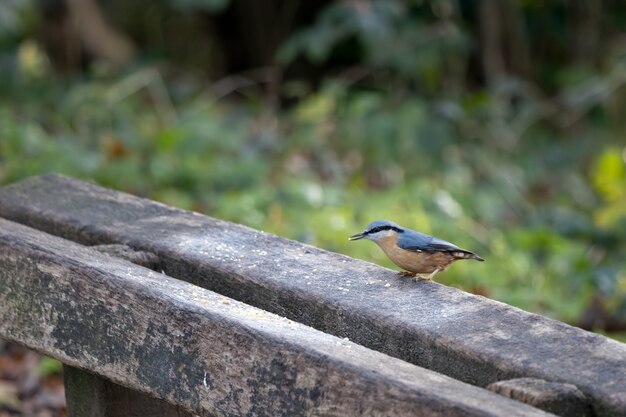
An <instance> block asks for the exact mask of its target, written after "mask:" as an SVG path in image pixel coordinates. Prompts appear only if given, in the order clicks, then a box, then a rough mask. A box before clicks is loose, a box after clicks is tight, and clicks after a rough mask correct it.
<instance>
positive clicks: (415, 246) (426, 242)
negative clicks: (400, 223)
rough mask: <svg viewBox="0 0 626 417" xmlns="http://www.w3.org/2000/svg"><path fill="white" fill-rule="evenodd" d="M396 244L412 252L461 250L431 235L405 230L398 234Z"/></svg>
mask: <svg viewBox="0 0 626 417" xmlns="http://www.w3.org/2000/svg"><path fill="white" fill-rule="evenodd" d="M398 246H399V247H400V248H402V249H405V250H409V251H412V252H454V251H459V250H462V249H461V248H459V247H458V246H456V245H454V244H452V243H450V242H447V241H445V240H443V239H438V238H436V237H433V236H429V235H425V234H423V233H419V232H415V231H413V230H405V231H404V232H403V233H400V234H398Z"/></svg>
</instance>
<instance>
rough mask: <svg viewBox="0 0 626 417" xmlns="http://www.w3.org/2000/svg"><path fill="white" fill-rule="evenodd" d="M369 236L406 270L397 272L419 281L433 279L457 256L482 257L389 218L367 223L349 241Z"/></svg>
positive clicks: (461, 257)
mask: <svg viewBox="0 0 626 417" xmlns="http://www.w3.org/2000/svg"><path fill="white" fill-rule="evenodd" d="M359 239H369V240H373V241H374V242H376V244H377V245H378V246H380V248H381V249H382V250H383V252H385V254H386V255H387V256H388V257H389V259H391V260H392V261H393V263H394V264H396V265H398V266H399V267H400V268H402V269H405V270H406V271H402V272H400V275H406V276H412V277H414V276H416V275H417V274H430V275H428V276H427V277H418V278H417V279H418V281H419V280H432V279H433V277H434V276H435V274H436V273H437V272H439V271H443V270H445V269H446V268H447V267H449V266H450V264H452V262H454V261H457V260H459V259H476V260H477V261H481V262H482V261H484V259H483V258H481V257H480V256H478V255H476V254H475V253H473V252H470V251H467V250H465V249H461V248H459V247H458V246H456V245H453V244H452V243H450V242H446V241H445V240H442V239H438V238H436V237H433V236H429V235H425V234H423V233H420V232H416V231H415V230H411V229H407V228H405V227H402V226H399V225H397V224H395V223H394V222H390V221H388V220H377V221H375V222H372V223H370V224H368V225H367V227H366V228H365V230H364V231H363V232H362V233H358V234H356V235H354V236H350V240H359Z"/></svg>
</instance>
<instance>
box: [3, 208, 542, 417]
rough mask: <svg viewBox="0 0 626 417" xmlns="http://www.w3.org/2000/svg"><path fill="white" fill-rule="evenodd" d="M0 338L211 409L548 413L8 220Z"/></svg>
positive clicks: (246, 412)
mask: <svg viewBox="0 0 626 417" xmlns="http://www.w3.org/2000/svg"><path fill="white" fill-rule="evenodd" d="M0 336H1V337H4V338H8V339H10V340H14V341H17V342H19V343H22V344H24V345H26V346H28V347H30V348H33V349H36V350H38V351H41V352H43V353H45V354H47V355H49V356H52V357H55V358H58V359H59V360H61V361H62V362H64V363H65V364H67V365H70V366H73V367H80V368H84V369H87V370H89V371H91V372H94V373H96V374H98V375H102V376H104V377H106V378H107V379H110V380H111V381H113V382H115V383H116V384H119V385H122V386H125V387H128V388H130V389H133V390H136V391H140V392H145V393H148V394H149V395H151V396H154V397H157V398H163V399H165V400H167V401H168V402H169V403H171V404H175V405H177V406H180V407H181V408H183V409H184V410H186V411H188V412H192V413H197V414H201V415H205V416H207V415H215V416H239V415H241V416H310V415H311V416H315V415H320V416H357V415H358V416H362V415H367V416H420V415H421V416H541V415H546V414H545V413H544V412H542V411H540V410H537V409H534V408H532V407H530V406H527V405H525V404H521V403H518V402H516V401H513V400H510V399H508V398H504V397H501V396H499V395H497V394H494V393H492V392H490V391H487V390H485V389H481V388H477V387H474V386H471V385H468V384H464V383H461V382H459V381H456V380H453V379H451V378H449V377H446V376H443V375H441V374H438V373H435V372H432V371H429V370H426V369H423V368H419V367H417V366H415V365H412V364H409V363H406V362H403V361H401V360H398V359H395V358H392V357H389V356H387V355H384V354H382V353H379V352H376V351H373V350H370V349H366V348H364V347H362V346H359V345H357V344H354V343H352V342H349V341H346V340H342V339H339V338H336V337H334V336H331V335H328V334H325V333H322V332H320V331H317V330H315V329H313V328H311V327H308V326H304V325H302V324H299V323H296V322H293V321H291V320H288V319H286V318H283V317H279V316H277V315H274V314H271V313H268V312H266V311H263V310H259V309H257V308H254V307H251V306H248V305H246V304H243V303H240V302H237V301H235V300H232V299H229V298H226V297H224V296H222V295H219V294H216V293H214V292H211V291H208V290H205V289H202V288H200V287H197V286H195V285H192V284H189V283H186V282H183V281H179V280H177V279H174V278H171V277H168V276H166V275H164V274H161V273H157V272H154V271H151V270H149V269H146V268H143V267H140V266H137V265H134V264H132V263H130V262H127V261H124V260H121V259H116V258H112V257H110V256H108V255H104V254H102V253H99V252H97V251H95V250H93V249H90V248H87V247H84V246H81V245H79V244H76V243H73V242H68V241H66V240H64V239H61V238H58V237H55V236H51V235H48V234H46V233H42V232H40V231H37V230H35V229H31V228H28V227H26V226H23V225H19V224H16V223H13V222H10V221H7V220H4V219H0Z"/></svg>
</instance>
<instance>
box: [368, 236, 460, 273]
mask: <svg viewBox="0 0 626 417" xmlns="http://www.w3.org/2000/svg"><path fill="white" fill-rule="evenodd" d="M376 243H377V244H378V246H380V248H381V249H382V250H383V252H385V254H386V255H387V256H388V257H389V259H391V261H392V262H393V263H395V264H396V265H398V266H399V267H400V268H404V269H406V270H407V271H410V272H415V273H418V274H426V273H431V272H433V271H435V270H436V269H438V270H440V271H443V270H444V269H446V268H447V267H448V266H449V265H450V264H451V263H452V262H453V261H454V260H455V258H454V256H453V255H451V254H450V253H447V252H414V251H409V250H406V249H402V248H400V247H398V236H397V235H396V234H394V235H392V236H386V237H383V238H382V239H379V240H378V241H377V242H376Z"/></svg>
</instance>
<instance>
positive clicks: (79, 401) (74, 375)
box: [63, 365, 192, 417]
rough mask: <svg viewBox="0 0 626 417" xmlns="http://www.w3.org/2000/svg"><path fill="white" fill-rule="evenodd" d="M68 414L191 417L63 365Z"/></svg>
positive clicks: (73, 416) (79, 416)
mask: <svg viewBox="0 0 626 417" xmlns="http://www.w3.org/2000/svg"><path fill="white" fill-rule="evenodd" d="M63 379H64V382H65V398H66V400H67V415H68V417H145V416H151V417H192V414H189V413H187V412H185V411H182V410H180V409H178V408H176V407H174V406H173V405H171V404H169V403H167V402H165V401H163V400H160V399H156V398H152V397H150V396H148V395H146V394H143V393H141V392H138V391H133V390H131V389H128V388H126V387H123V386H121V385H118V384H115V383H113V382H110V381H108V380H106V379H104V378H101V377H99V376H97V375H95V374H92V373H90V372H87V371H83V370H82V369H78V368H74V367H71V366H67V365H63Z"/></svg>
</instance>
